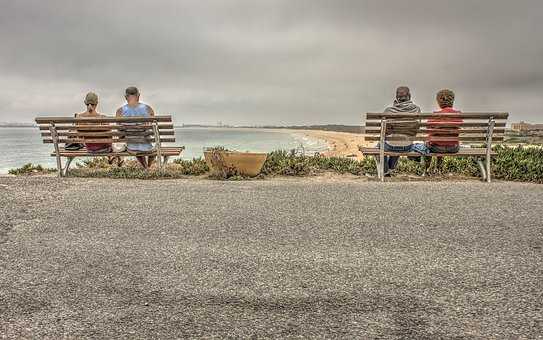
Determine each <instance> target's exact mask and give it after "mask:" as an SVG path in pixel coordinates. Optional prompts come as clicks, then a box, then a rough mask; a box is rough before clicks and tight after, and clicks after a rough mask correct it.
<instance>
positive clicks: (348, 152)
mask: <svg viewBox="0 0 543 340" xmlns="http://www.w3.org/2000/svg"><path fill="white" fill-rule="evenodd" d="M283 131H288V132H290V133H299V134H303V135H304V136H306V137H308V138H312V139H318V140H322V141H324V142H326V143H327V144H328V150H327V151H323V152H321V154H322V155H323V156H326V157H348V158H351V159H357V160H360V159H362V158H364V156H363V155H362V153H361V152H360V151H359V150H358V146H359V145H360V146H366V145H368V142H366V141H365V139H364V135H362V134H357V133H350V132H336V131H324V130H293V129H285V130H283Z"/></svg>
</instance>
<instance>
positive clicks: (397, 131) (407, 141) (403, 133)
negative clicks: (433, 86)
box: [384, 86, 420, 148]
mask: <svg viewBox="0 0 543 340" xmlns="http://www.w3.org/2000/svg"><path fill="white" fill-rule="evenodd" d="M384 113H391V114H395V113H397V114H403V115H405V114H406V113H413V114H416V113H420V107H419V106H418V105H416V104H415V103H413V101H411V92H410V90H409V88H408V87H406V86H401V87H398V89H397V90H396V99H395V100H394V104H393V105H392V106H389V107H387V108H386V109H385V110H384ZM388 120H389V121H390V124H388V126H387V130H386V137H387V139H388V140H387V144H388V145H389V146H392V147H399V148H402V147H409V146H410V145H411V144H412V143H413V139H414V137H415V136H416V135H417V132H418V129H419V119H418V118H398V119H394V118H389V119H388Z"/></svg>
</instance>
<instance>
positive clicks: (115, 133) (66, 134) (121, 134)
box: [41, 130, 175, 137]
mask: <svg viewBox="0 0 543 340" xmlns="http://www.w3.org/2000/svg"><path fill="white" fill-rule="evenodd" d="M174 134H175V132H174V131H173V130H172V131H168V130H166V131H160V135H161V136H173V135H174ZM58 135H59V136H60V137H113V136H116V137H124V136H134V135H136V134H130V133H127V132H119V131H110V132H105V131H101V132H58ZM137 135H138V136H152V135H153V132H152V131H150V130H148V131H144V132H138V133H137ZM41 136H42V137H51V132H42V133H41Z"/></svg>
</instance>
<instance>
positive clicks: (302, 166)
mask: <svg viewBox="0 0 543 340" xmlns="http://www.w3.org/2000/svg"><path fill="white" fill-rule="evenodd" d="M494 150H495V151H496V152H497V155H496V156H494V157H492V164H491V167H492V177H493V178H495V179H501V180H507V181H523V182H532V183H543V148H541V147H537V146H536V147H533V146H517V147H509V146H502V145H499V146H496V147H495V148H494ZM55 171H56V170H55V169H47V168H44V167H42V166H40V165H33V164H26V165H24V166H23V167H21V168H17V169H11V170H10V171H9V173H10V174H13V175H28V174H43V173H51V172H55ZM209 171H210V169H209V167H208V166H207V164H206V162H205V161H204V160H203V159H201V158H195V159H192V160H183V159H176V160H174V161H173V162H172V163H169V164H167V165H166V166H165V169H164V171H162V172H161V171H158V169H156V168H153V169H151V170H144V169H142V168H141V167H140V166H139V164H138V163H137V162H136V161H129V160H127V161H125V162H124V165H123V166H121V167H118V166H117V165H111V164H109V163H108V160H107V158H106V157H97V158H91V159H87V160H83V161H81V162H78V164H77V168H74V169H72V170H70V172H69V175H70V176H73V177H104V178H125V179H158V178H186V177H188V176H204V175H206V174H207V175H208V178H217V177H213V176H212V175H211V174H210V172H209ZM326 171H330V172H335V173H339V174H352V175H357V176H375V175H376V174H377V168H376V163H375V159H374V158H373V157H367V158H364V159H363V160H360V161H357V160H354V159H350V158H338V157H323V156H321V155H319V154H315V155H312V156H308V155H303V154H299V153H296V152H295V151H294V150H292V151H274V152H271V153H269V154H268V158H267V160H266V162H265V163H264V166H263V168H262V173H261V175H260V176H259V177H257V178H265V177H273V176H299V177H303V176H314V175H318V174H320V173H323V172H326ZM429 171H430V173H432V172H438V173H441V174H451V175H459V176H469V177H479V176H480V170H479V167H478V165H477V162H476V159H475V158H473V157H444V159H443V162H442V164H441V166H439V167H438V165H437V162H436V160H435V159H434V160H432V163H431V164H430V166H429ZM396 172H397V173H399V174H408V175H422V174H423V172H424V168H423V165H422V164H420V163H419V162H415V161H411V160H407V159H406V158H404V157H402V159H401V160H400V162H399V165H398V167H397V169H396ZM219 179H227V180H243V179H246V178H244V177H242V176H239V175H238V174H236V173H227V174H226V175H225V176H221V177H220V178H219Z"/></svg>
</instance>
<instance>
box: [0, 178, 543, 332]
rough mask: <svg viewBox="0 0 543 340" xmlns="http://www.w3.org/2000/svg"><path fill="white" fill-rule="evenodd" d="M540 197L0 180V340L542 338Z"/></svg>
mask: <svg viewBox="0 0 543 340" xmlns="http://www.w3.org/2000/svg"><path fill="white" fill-rule="evenodd" d="M542 206H543V185H532V184H521V183H492V184H485V183H480V182H477V181H468V182H417V183H412V182H395V183H384V184H382V183H376V182H367V181H362V180H349V179H346V180H337V181H332V182H327V181H324V182H323V181H319V180H306V179H300V180H284V179H277V180H266V181H246V182H218V181H208V180H167V181H127V180H104V179H65V180H58V179H56V178H46V177H36V178H7V177H1V178H0V207H1V214H0V217H1V220H0V338H2V337H4V338H54V339H57V338H142V339H143V338H145V339H149V338H164V339H171V338H187V337H190V338H250V337H255V338H295V337H302V338H415V339H425V338H427V339H437V338H452V337H456V338H485V339H488V338H507V339H510V338H538V337H539V338H541V336H542V334H543V261H542V257H543V256H542V255H543V254H542V251H543V250H542V247H543V209H542Z"/></svg>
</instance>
